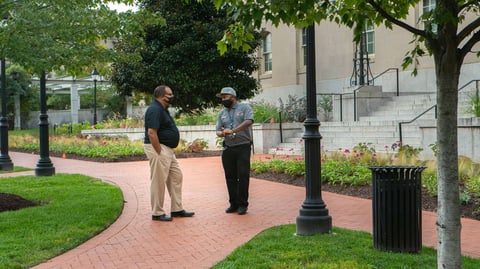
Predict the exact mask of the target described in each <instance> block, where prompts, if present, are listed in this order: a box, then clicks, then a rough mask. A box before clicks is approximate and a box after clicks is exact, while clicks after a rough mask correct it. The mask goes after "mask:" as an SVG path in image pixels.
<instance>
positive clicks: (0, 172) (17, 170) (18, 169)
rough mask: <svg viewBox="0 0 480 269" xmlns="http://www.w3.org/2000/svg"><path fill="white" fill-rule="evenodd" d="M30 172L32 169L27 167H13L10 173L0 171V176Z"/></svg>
mask: <svg viewBox="0 0 480 269" xmlns="http://www.w3.org/2000/svg"><path fill="white" fill-rule="evenodd" d="M28 170H32V169H30V168H26V167H21V166H13V170H9V171H5V170H0V174H7V173H16V172H23V171H28Z"/></svg>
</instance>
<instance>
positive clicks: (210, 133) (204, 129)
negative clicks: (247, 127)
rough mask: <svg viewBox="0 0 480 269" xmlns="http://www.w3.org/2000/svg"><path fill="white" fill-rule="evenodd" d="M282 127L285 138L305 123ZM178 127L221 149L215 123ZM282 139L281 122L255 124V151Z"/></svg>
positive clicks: (136, 136)
mask: <svg viewBox="0 0 480 269" xmlns="http://www.w3.org/2000/svg"><path fill="white" fill-rule="evenodd" d="M281 128H282V133H283V137H284V139H285V138H287V137H292V136H294V134H296V133H299V132H302V128H303V123H283V124H282V127H281ZM178 129H179V131H180V138H181V139H183V140H185V141H187V142H192V141H194V140H195V139H203V140H205V141H207V142H208V149H209V150H214V149H219V147H218V146H217V136H216V134H215V125H196V126H178ZM144 132H145V131H144V129H143V128H126V129H99V130H83V131H82V134H83V135H108V136H127V137H128V138H129V139H130V140H141V139H143V138H144ZM280 140H281V139H280V124H278V123H267V124H254V125H253V145H254V152H255V153H268V150H269V149H270V148H274V147H276V146H277V145H278V144H279V143H280Z"/></svg>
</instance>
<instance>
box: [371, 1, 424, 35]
mask: <svg viewBox="0 0 480 269" xmlns="http://www.w3.org/2000/svg"><path fill="white" fill-rule="evenodd" d="M366 2H367V3H369V4H370V5H371V6H372V7H373V8H374V9H375V10H376V11H377V12H378V13H380V15H382V16H383V17H384V18H385V19H386V20H388V21H390V22H392V23H393V24H395V25H397V26H399V27H401V28H403V29H405V30H407V31H409V32H411V33H413V34H415V35H418V36H423V37H427V34H426V33H425V31H422V30H420V29H417V28H415V27H412V26H410V25H409V24H407V23H405V22H403V21H400V20H397V19H396V18H394V17H393V16H392V15H390V14H388V12H386V11H385V10H384V9H383V8H382V7H381V6H380V5H379V4H378V3H376V2H375V0H366Z"/></svg>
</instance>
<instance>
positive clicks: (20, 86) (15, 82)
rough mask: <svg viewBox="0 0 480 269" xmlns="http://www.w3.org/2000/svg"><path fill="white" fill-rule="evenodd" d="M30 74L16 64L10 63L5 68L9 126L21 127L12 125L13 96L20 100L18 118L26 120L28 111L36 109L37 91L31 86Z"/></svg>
mask: <svg viewBox="0 0 480 269" xmlns="http://www.w3.org/2000/svg"><path fill="white" fill-rule="evenodd" d="M30 77H31V75H30V74H28V73H27V72H26V71H25V70H24V69H23V68H22V67H20V66H18V65H10V66H9V67H8V68H7V69H6V86H7V87H6V93H7V98H6V101H7V103H6V104H7V117H8V121H9V123H8V126H9V128H11V129H13V128H21V126H15V125H14V118H15V113H16V112H15V98H16V97H17V96H18V98H19V100H20V118H21V119H22V122H27V121H28V116H29V114H30V113H29V112H30V111H32V110H37V109H38V103H39V96H38V91H37V89H35V88H32V87H31V80H30Z"/></svg>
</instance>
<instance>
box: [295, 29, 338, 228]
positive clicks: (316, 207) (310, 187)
mask: <svg viewBox="0 0 480 269" xmlns="http://www.w3.org/2000/svg"><path fill="white" fill-rule="evenodd" d="M315 72H316V71H315V28H314V25H313V24H312V25H310V26H309V27H308V28H307V119H306V120H305V122H304V126H305V132H304V133H303V139H304V140H305V172H306V177H305V188H306V199H305V201H304V202H303V204H302V207H301V208H300V210H299V215H298V216H297V232H296V234H297V235H314V234H321V233H330V232H331V231H332V217H331V216H329V215H328V209H327V207H326V205H325V203H324V202H323V200H322V184H321V183H322V180H321V177H322V171H321V162H320V139H321V138H322V136H321V135H320V133H319V132H318V128H319V126H320V122H319V121H318V119H317V99H316V98H317V97H316V91H317V90H316V78H315Z"/></svg>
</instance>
